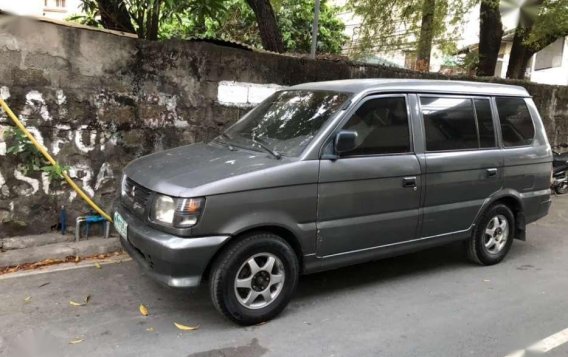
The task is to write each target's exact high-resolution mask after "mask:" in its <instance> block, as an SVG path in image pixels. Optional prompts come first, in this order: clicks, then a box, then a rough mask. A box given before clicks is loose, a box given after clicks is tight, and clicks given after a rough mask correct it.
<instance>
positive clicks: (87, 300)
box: [69, 295, 91, 306]
mask: <svg viewBox="0 0 568 357" xmlns="http://www.w3.org/2000/svg"><path fill="white" fill-rule="evenodd" d="M90 300H91V295H87V296H86V297H85V300H83V302H75V301H73V300H71V301H69V305H72V306H85V305H87V304H88V303H89V301H90Z"/></svg>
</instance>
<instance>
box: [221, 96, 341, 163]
mask: <svg viewBox="0 0 568 357" xmlns="http://www.w3.org/2000/svg"><path fill="white" fill-rule="evenodd" d="M347 97H348V95H347V94H346V93H339V92H331V91H308V90H286V91H279V92H276V93H274V94H273V95H272V96H270V97H269V98H268V99H266V100H264V101H263V102H262V103H260V104H259V105H258V106H257V107H256V108H255V109H253V110H252V111H251V112H250V113H248V114H247V115H246V116H245V117H244V118H243V119H242V120H240V121H238V122H237V123H236V124H235V125H233V126H232V127H230V128H229V129H228V130H227V131H226V132H225V133H224V134H223V139H222V140H224V141H225V142H226V143H227V144H230V145H234V146H237V147H246V148H252V149H254V150H266V151H269V152H270V151H272V154H273V155H274V154H276V155H275V156H278V155H279V154H282V155H284V156H299V155H300V154H301V153H302V151H303V150H304V149H305V148H306V146H307V145H308V144H309V142H310V141H311V140H312V138H313V137H314V136H315V135H316V134H317V132H318V131H319V130H320V129H321V128H322V126H323V125H324V123H325V122H326V121H327V120H328V119H329V118H330V117H331V116H332V115H333V114H334V113H336V112H337V110H338V108H340V107H341V105H342V104H343V103H344V102H345V100H346V99H347Z"/></svg>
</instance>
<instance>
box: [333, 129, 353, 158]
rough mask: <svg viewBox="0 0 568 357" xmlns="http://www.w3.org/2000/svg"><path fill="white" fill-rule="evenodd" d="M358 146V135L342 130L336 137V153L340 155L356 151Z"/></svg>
mask: <svg viewBox="0 0 568 357" xmlns="http://www.w3.org/2000/svg"><path fill="white" fill-rule="evenodd" d="M356 146H357V133H356V132H355V131H348V130H342V131H340V132H339V133H337V135H336V136H335V152H336V153H337V154H338V155H339V154H342V153H345V152H348V151H351V150H353V149H355V147H356Z"/></svg>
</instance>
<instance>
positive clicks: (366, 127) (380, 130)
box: [343, 97, 411, 155]
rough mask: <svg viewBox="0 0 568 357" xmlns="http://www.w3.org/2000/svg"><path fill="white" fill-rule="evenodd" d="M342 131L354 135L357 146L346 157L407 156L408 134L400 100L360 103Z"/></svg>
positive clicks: (404, 106) (384, 99)
mask: <svg viewBox="0 0 568 357" xmlns="http://www.w3.org/2000/svg"><path fill="white" fill-rule="evenodd" d="M343 130H351V131H355V132H356V133H357V143H356V144H357V146H356V148H355V150H353V151H350V152H349V153H348V155H380V154H397V153H407V152H410V151H411V149H410V130H409V124H408V114H407V110H406V100H405V98H404V97H384V98H374V99H370V100H368V101H366V102H365V103H363V105H362V106H361V107H359V109H357V111H356V112H355V114H353V116H352V117H351V118H350V119H349V121H348V122H347V124H346V125H345V126H344V127H343Z"/></svg>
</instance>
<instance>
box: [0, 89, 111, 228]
mask: <svg viewBox="0 0 568 357" xmlns="http://www.w3.org/2000/svg"><path fill="white" fill-rule="evenodd" d="M0 106H2V109H4V111H5V112H6V114H8V116H9V117H10V119H12V121H13V122H14V124H16V126H17V127H18V128H19V129H20V130H21V131H22V132H23V133H24V134H26V136H27V137H28V139H30V141H31V142H32V144H34V146H35V147H36V148H37V149H38V150H39V152H41V154H42V155H43V156H44V157H45V158H46V159H47V161H49V163H50V164H51V165H53V166H55V167H57V166H58V164H57V161H55V160H54V159H53V158H52V157H51V155H49V153H48V152H47V150H45V148H44V147H43V145H41V144H40V143H38V142H37V140H36V139H35V138H34V136H33V135H32V134H31V133H30V132H29V131H28V129H26V127H25V126H24V125H23V124H22V122H21V121H20V120H19V119H18V117H16V115H15V114H14V112H12V110H11V109H10V107H8V104H6V102H5V101H4V100H3V99H2V98H0ZM63 177H64V178H65V181H67V183H68V184H69V186H71V187H72V188H73V189H74V190H75V192H77V193H78V194H79V196H81V198H82V199H83V200H85V202H87V203H88V204H89V206H91V207H92V208H93V209H94V210H95V211H97V213H98V214H100V215H101V216H103V217H104V218H105V219H106V220H107V221H109V222H112V218H110V216H109V215H108V214H107V213H106V212H105V211H103V210H102V209H101V208H100V207H99V206H97V204H96V203H95V202H93V201H92V200H91V198H90V197H89V196H87V194H86V193H85V192H83V190H81V188H80V187H79V186H77V184H76V183H75V182H73V180H72V179H71V177H69V175H67V173H66V172H63Z"/></svg>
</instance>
